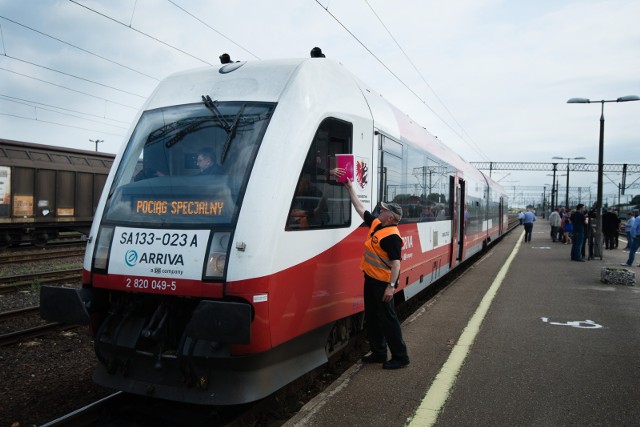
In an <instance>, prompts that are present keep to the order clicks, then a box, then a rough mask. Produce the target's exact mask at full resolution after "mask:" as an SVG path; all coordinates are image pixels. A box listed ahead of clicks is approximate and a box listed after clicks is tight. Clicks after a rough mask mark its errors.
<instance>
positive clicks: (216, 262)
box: [205, 232, 231, 279]
mask: <svg viewBox="0 0 640 427" xmlns="http://www.w3.org/2000/svg"><path fill="white" fill-rule="evenodd" d="M230 238H231V233H230V232H216V233H213V238H212V239H211V245H210V246H209V253H208V254H207V269H206V272H205V276H206V277H207V278H210V279H220V278H221V277H223V276H224V271H225V266H226V264H227V251H228V249H229V240H230Z"/></svg>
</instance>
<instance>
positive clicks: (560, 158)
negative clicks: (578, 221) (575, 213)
mask: <svg viewBox="0 0 640 427" xmlns="http://www.w3.org/2000/svg"><path fill="white" fill-rule="evenodd" d="M552 159H558V160H566V161H567V194H566V197H565V201H564V203H565V207H566V208H567V209H569V160H584V159H586V157H557V156H553V157H552Z"/></svg>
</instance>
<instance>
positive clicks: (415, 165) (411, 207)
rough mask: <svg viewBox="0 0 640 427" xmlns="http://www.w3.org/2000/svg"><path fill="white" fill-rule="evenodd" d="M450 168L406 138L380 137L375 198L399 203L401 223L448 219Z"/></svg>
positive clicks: (449, 216) (449, 215)
mask: <svg viewBox="0 0 640 427" xmlns="http://www.w3.org/2000/svg"><path fill="white" fill-rule="evenodd" d="M452 171H453V169H452V168H451V167H450V166H449V165H447V164H446V163H444V162H442V161H441V160H438V159H436V158H434V157H433V156H431V155H429V154H428V153H427V152H425V151H424V150H422V149H420V148H418V147H415V146H413V145H412V144H410V143H409V142H408V141H403V143H399V142H397V141H394V140H392V139H390V138H388V137H386V136H383V137H382V150H381V151H380V169H379V174H380V178H379V181H378V182H379V183H380V187H379V189H378V200H380V201H385V202H394V203H398V204H399V205H400V206H402V211H403V215H402V222H403V223H407V222H426V221H445V220H450V219H451V206H450V202H451V201H450V200H449V199H450V198H449V197H448V194H449V175H450V174H451V173H452ZM376 212H377V209H376Z"/></svg>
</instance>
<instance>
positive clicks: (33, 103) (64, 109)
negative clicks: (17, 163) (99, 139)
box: [0, 93, 129, 129]
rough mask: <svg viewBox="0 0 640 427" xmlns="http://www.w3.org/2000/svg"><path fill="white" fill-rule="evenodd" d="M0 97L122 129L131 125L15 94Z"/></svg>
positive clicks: (0, 96) (0, 97)
mask: <svg viewBox="0 0 640 427" xmlns="http://www.w3.org/2000/svg"><path fill="white" fill-rule="evenodd" d="M0 99H3V100H5V101H8V102H14V103H16V104H21V105H26V106H28V107H32V108H34V109H35V108H39V109H41V110H45V111H52V112H54V113H57V114H62V115H67V116H71V117H77V118H79V119H81V120H88V121H92V122H96V123H100V124H103V125H107V126H113V127H117V128H120V129H127V127H128V125H129V122H125V121H123V120H117V119H111V118H108V117H103V116H99V115H97V114H90V113H85V112H83V111H78V110H73V109H70V108H63V107H58V106H55V105H50V104H45V103H42V102H37V101H31V100H28V99H22V98H17V97H15V96H10V95H5V94H2V93H0ZM43 107H48V108H43ZM58 110H60V111H58ZM62 111H68V112H71V113H76V114H81V115H84V116H89V117H95V118H98V119H103V120H108V121H112V122H116V123H121V124H124V125H127V126H118V125H115V124H110V123H105V122H100V121H97V120H92V119H88V118H86V117H81V116H76V115H75V114H69V113H63V112H62Z"/></svg>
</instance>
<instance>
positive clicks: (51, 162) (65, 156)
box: [0, 138, 115, 174]
mask: <svg viewBox="0 0 640 427" xmlns="http://www.w3.org/2000/svg"><path fill="white" fill-rule="evenodd" d="M114 157H115V155H113V154H109V153H100V152H95V151H89V150H77V149H74V148H67V147H57V146H53V145H44V144H35V143H31V142H22V141H13V140H10V139H1V138H0V166H20V167H32V168H38V169H55V170H73V171H78V172H90V173H105V174H107V173H109V170H110V169H111V166H112V164H113V160H114Z"/></svg>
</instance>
